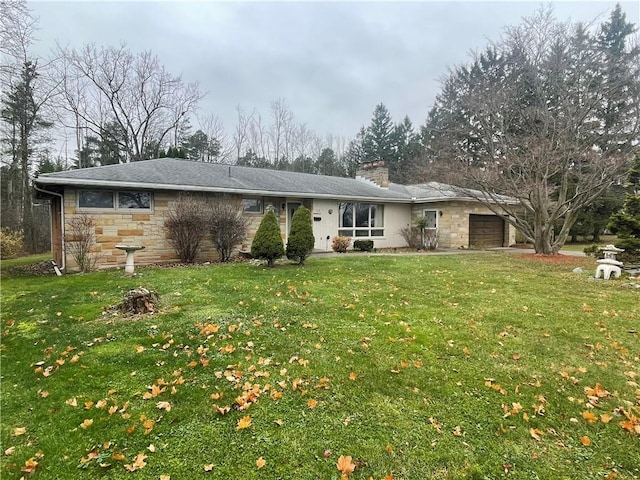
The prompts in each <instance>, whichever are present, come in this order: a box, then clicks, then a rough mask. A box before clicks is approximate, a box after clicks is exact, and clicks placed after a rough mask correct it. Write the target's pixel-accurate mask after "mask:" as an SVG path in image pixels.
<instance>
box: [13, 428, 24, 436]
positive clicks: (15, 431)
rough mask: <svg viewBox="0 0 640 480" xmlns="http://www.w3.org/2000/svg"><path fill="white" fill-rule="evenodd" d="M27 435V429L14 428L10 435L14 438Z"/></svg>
mask: <svg viewBox="0 0 640 480" xmlns="http://www.w3.org/2000/svg"><path fill="white" fill-rule="evenodd" d="M25 433H27V427H16V428H14V429H13V433H12V435H13V436H14V437H19V436H20V435H24V434H25Z"/></svg>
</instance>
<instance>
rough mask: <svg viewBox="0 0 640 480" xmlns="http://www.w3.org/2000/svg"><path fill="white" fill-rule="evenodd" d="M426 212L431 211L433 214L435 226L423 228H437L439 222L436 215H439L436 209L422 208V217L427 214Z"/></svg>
mask: <svg viewBox="0 0 640 480" xmlns="http://www.w3.org/2000/svg"><path fill="white" fill-rule="evenodd" d="M427 212H433V216H434V218H435V220H436V226H435V227H425V230H426V229H429V230H438V223H439V220H438V217H439V216H440V215H439V212H438V210H434V209H428V208H426V209H424V210H422V216H423V217H426V216H427V215H426V214H427Z"/></svg>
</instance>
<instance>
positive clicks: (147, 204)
mask: <svg viewBox="0 0 640 480" xmlns="http://www.w3.org/2000/svg"><path fill="white" fill-rule="evenodd" d="M118 208H142V209H148V208H151V192H118Z"/></svg>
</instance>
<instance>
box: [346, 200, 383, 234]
mask: <svg viewBox="0 0 640 480" xmlns="http://www.w3.org/2000/svg"><path fill="white" fill-rule="evenodd" d="M365 210H366V219H365V218H364V215H363V214H364V213H365ZM347 211H349V212H350V217H351V218H347V222H345V214H346V213H347ZM338 212H339V216H338V234H339V235H341V236H347V237H352V238H381V237H384V205H383V204H381V203H363V202H340V203H339V204H338ZM345 224H346V225H345Z"/></svg>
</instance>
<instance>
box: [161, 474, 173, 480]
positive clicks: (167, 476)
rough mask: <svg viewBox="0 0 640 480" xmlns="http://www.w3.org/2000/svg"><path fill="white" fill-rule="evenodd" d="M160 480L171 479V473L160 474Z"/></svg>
mask: <svg viewBox="0 0 640 480" xmlns="http://www.w3.org/2000/svg"><path fill="white" fill-rule="evenodd" d="M160 480H171V475H160Z"/></svg>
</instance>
